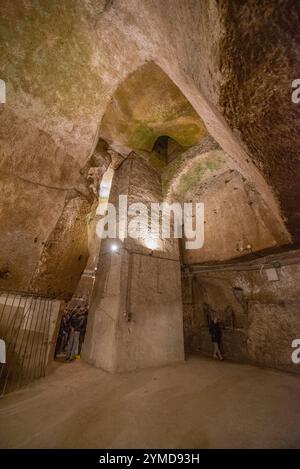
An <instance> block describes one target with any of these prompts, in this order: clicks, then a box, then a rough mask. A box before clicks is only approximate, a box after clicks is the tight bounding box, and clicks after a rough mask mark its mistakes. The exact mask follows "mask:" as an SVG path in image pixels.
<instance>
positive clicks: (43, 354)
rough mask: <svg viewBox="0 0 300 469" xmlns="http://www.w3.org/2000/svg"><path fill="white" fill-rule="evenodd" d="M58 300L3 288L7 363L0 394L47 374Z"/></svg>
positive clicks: (0, 328)
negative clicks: (8, 290) (5, 290)
mask: <svg viewBox="0 0 300 469" xmlns="http://www.w3.org/2000/svg"><path fill="white" fill-rule="evenodd" d="M54 302H55V300H54V299H53V298H47V297H42V296H39V295H34V294H32V293H25V292H3V291H1V290H0V339H3V340H4V342H5V345H6V363H4V364H0V396H3V395H4V394H7V393H8V392H11V391H14V390H16V389H19V388H21V387H23V386H25V385H27V384H28V383H30V382H31V381H33V380H35V379H36V378H40V377H41V376H44V375H45V371H46V366H47V361H48V354H49V350H50V347H49V344H50V341H51V336H52V335H53V325H52V323H53V321H52V319H53V317H52V316H53V311H54V309H55V308H53V306H54ZM56 312H57V307H56ZM54 316H55V314H54Z"/></svg>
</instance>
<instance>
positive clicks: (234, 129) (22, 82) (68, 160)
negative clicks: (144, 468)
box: [0, 0, 300, 295]
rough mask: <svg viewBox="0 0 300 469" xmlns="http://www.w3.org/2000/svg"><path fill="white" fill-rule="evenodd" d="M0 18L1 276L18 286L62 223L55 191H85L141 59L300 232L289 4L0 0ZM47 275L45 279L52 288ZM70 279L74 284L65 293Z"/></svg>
mask: <svg viewBox="0 0 300 469" xmlns="http://www.w3.org/2000/svg"><path fill="white" fill-rule="evenodd" d="M0 18H1V19H0V37H1V41H0V53H1V64H0V75H1V79H3V80H5V81H6V84H7V103H6V104H5V105H1V110H0V121H1V122H0V124H1V125H0V128H1V181H2V182H3V183H4V184H5V187H6V197H5V200H4V199H3V200H4V202H2V208H1V215H2V216H3V218H1V226H4V227H5V229H4V230H1V239H0V241H1V245H2V246H4V254H3V253H2V252H1V264H0V269H1V271H6V270H9V271H10V276H9V275H8V276H7V277H6V280H7V283H5V282H4V283H3V287H4V288H5V287H8V286H10V285H14V286H15V287H16V288H27V287H28V284H29V282H30V279H31V278H32V277H34V276H35V274H36V272H37V269H38V271H40V263H41V258H42V257H43V253H44V248H43V245H42V243H45V242H47V239H48V238H49V237H51V233H52V231H53V230H54V229H55V227H56V226H57V224H58V223H59V220H60V214H61V212H62V210H63V207H64V205H65V195H66V194H64V191H67V190H70V189H71V190H75V191H78V192H80V194H81V195H82V196H83V197H87V198H89V196H90V191H89V182H88V181H87V178H86V167H87V164H88V162H89V159H90V157H91V155H92V154H93V152H94V150H95V147H96V145H97V142H98V138H99V135H100V133H101V119H102V117H103V116H104V115H105V112H106V110H107V109H108V106H109V103H110V102H111V99H113V98H114V96H116V91H117V90H118V89H119V87H120V85H121V84H122V83H125V81H126V80H127V78H128V77H129V76H131V77H132V80H135V79H137V77H138V75H139V73H140V72H141V70H142V67H143V66H145V64H146V63H149V62H153V63H154V64H155V67H158V68H159V69H160V70H161V72H160V71H159V72H158V74H162V75H163V76H167V77H168V79H169V80H170V81H171V82H172V83H174V85H176V86H177V88H178V90H180V92H181V93H182V94H183V95H184V96H185V97H186V99H187V102H189V103H190V104H191V106H192V108H193V110H194V111H193V112H195V113H196V115H198V116H199V119H200V121H203V123H204V126H205V129H206V131H207V132H208V133H210V134H211V135H212V136H213V137H214V138H215V140H216V141H217V142H218V143H219V144H220V146H221V148H222V149H223V150H224V151H225V152H226V153H228V154H230V156H231V157H232V158H233V160H234V161H235V163H236V165H237V166H238V167H239V172H240V173H241V174H243V175H244V176H245V174H244V173H245V172H247V179H248V180H249V181H250V183H251V184H254V185H255V187H256V190H257V191H258V192H259V193H260V194H262V195H263V197H264V199H265V201H266V202H267V205H268V206H270V208H271V211H272V212H273V213H274V214H275V215H276V217H275V218H276V219H278V218H279V217H280V215H281V212H280V207H282V209H283V211H284V216H285V217H286V221H287V224H288V227H289V230H290V234H291V236H292V237H293V239H294V240H297V239H298V238H299V236H298V228H297V226H298V223H297V220H298V218H299V213H298V212H299V210H298V207H297V200H298V199H299V197H298V195H299V187H300V185H299V177H298V176H299V171H297V168H298V162H297V161H298V160H297V158H298V157H297V154H298V153H299V151H298V146H297V145H298V143H297V134H298V133H299V132H298V130H299V129H298V124H297V122H299V109H300V107H299V106H297V105H295V104H293V103H291V100H290V92H291V82H292V80H293V79H294V78H297V74H298V68H299V67H298V68H297V64H298V62H299V50H298V49H299V47H298V44H299V34H298V33H297V25H298V22H299V21H298V20H299V5H298V3H297V2H293V1H291V0H283V1H280V2H279V3H278V5H277V4H276V5H275V4H274V2H272V1H271V0H268V1H266V2H263V3H262V2H259V1H257V0H252V1H251V2H242V3H240V2H235V3H234V4H233V3H232V2H229V1H227V0H222V1H221V2H217V1H215V0H205V1H201V2H199V1H195V0H191V1H186V2H181V1H174V0H164V1H163V2H162V1H161V0H149V1H148V2H146V3H145V2H144V1H141V0H129V1H128V2H125V3H124V2H122V1H120V0H115V1H104V0H103V1H100V2H98V1H97V2H96V1H90V0H89V1H88V0H84V1H79V0H76V1H74V2H72V5H70V4H69V3H68V2H63V3H62V2H61V1H59V0H53V1H51V2H46V3H45V2H42V1H36V2H33V1H24V0H16V1H14V2H11V1H10V0H3V1H2V2H1V6H0ZM245 44H246V47H245ZM139 70H140V71H139ZM134 73H137V75H136V76H134V75H132V74H134ZM141 85H142V83H141ZM172 86H173V85H172ZM140 92H141V90H140V89H137V90H136V96H138V95H139V93H140ZM126 99H127V98H126ZM128 99H129V98H128ZM129 100H130V99H129ZM177 114H178V113H177ZM286 116H287V117H286ZM165 117H166V116H165V115H164V117H163V119H162V116H161V115H157V114H156V115H155V116H153V122H151V126H152V127H153V128H155V129H161V130H160V131H164V132H165V128H163V127H161V126H162V121H164V123H165ZM151 119H152V117H151ZM178 119H179V120H180V119H182V117H178ZM147 122H148V121H147ZM103 123H105V120H104V121H103ZM148 123H149V122H148ZM179 131H180V129H179ZM179 133H180V132H179ZM131 138H133V139H134V133H133V134H132V135H131ZM129 141H130V138H129ZM131 141H132V140H131ZM8 173H9V174H10V175H9V176H8ZM7 178H8V179H7ZM15 178H17V182H16V179H15ZM20 178H22V181H23V182H22V183H21V182H20ZM266 180H267V182H268V184H267V183H266ZM16 184H17V187H16ZM8 199H10V200H13V201H14V203H13V205H11V204H10V202H9V203H8V204H7V200H8ZM82 203H84V202H82ZM43 204H44V207H42V205H43ZM33 207H34V208H33ZM41 212H43V214H42V213H41ZM25 213H26V222H25V220H24V215H25ZM83 213H84V212H82V213H81V215H80V216H82V217H85V215H83ZM12 220H14V225H15V228H14V229H11V223H12ZM36 220H39V221H38V223H41V225H42V226H41V228H40V230H39V232H40V233H42V234H40V237H38V236H37V234H36V229H35V227H36ZM83 222H84V219H83V218H82V221H81V223H82V225H83ZM72 229H73V227H72ZM75 230H76V228H75ZM83 236H84V235H83V234H82V236H79V237H78V247H77V248H76V249H75V255H77V252H78V250H80V249H79V246H80V243H81V240H82V237H83ZM37 237H38V238H39V239H38V241H37V242H34V239H35V238H37ZM8 238H9V239H10V246H9V247H8V248H7V247H6V246H7V239H8ZM25 244H26V248H24V245H25ZM24 249H25V250H24ZM25 254H26V261H25V262H24V257H23V255H24V256H25ZM43 258H44V257H43ZM17 259H19V260H20V262H19V261H18V262H17ZM22 259H23V260H22ZM74 259H75V258H74ZM74 262H75V261H74ZM17 264H18V266H17ZM25 264H26V266H25ZM72 266H73V267H74V263H72ZM81 269H82V266H81V265H80V266H78V270H77V276H78V277H79V275H80V271H81ZM69 274H70V272H69V271H68V269H67V268H66V269H65V270H64V271H62V275H64V276H68V275H69ZM74 275H75V274H74ZM49 278H50V277H49ZM51 282H52V280H51ZM51 282H50V283H51ZM1 283H2V279H1ZM42 283H43V282H42ZM48 283H49V282H48ZM36 285H38V283H37V284H36ZM55 285H56V279H54V277H53V285H51V288H52V290H53V291H55V290H56V286H55ZM72 289H74V287H73V283H72V284H71V285H68V286H67V287H66V290H67V291H66V295H68V293H69V291H70V290H72Z"/></svg>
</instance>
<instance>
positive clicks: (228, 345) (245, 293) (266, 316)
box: [182, 253, 300, 373]
mask: <svg viewBox="0 0 300 469" xmlns="http://www.w3.org/2000/svg"><path fill="white" fill-rule="evenodd" d="M294 255H295V253H294ZM276 259H277V261H279V262H280V257H279V258H278V257H277V258H276ZM266 260H267V259H266V258H265V259H264V258H262V259H261V260H260V262H259V263H258V262H257V261H252V266H253V265H255V264H256V267H255V269H254V270H247V267H245V265H244V266H243V264H241V265H240V267H236V268H234V267H232V270H224V269H222V268H220V270H218V271H216V270H215V271H206V272H201V273H199V272H198V273H197V274H195V275H194V278H193V279H192V277H191V276H183V283H182V285H183V311H184V313H183V314H184V335H185V349H186V350H187V351H200V352H202V353H204V354H206V355H211V354H212V343H211V338H210V335H209V332H208V318H207V317H208V315H210V314H214V313H212V311H215V312H216V314H217V316H218V318H219V320H220V322H221V324H222V333H223V340H222V351H223V353H224V357H225V359H229V360H234V361H239V362H240V361H242V362H243V361H244V362H251V363H254V364H256V365H261V366H267V367H272V368H278V369H282V370H286V371H291V372H295V373H299V372H300V368H299V365H296V364H293V363H292V360H291V354H292V352H293V348H292V346H291V344H292V341H293V340H294V339H297V338H299V336H300V315H299V303H300V300H299V298H300V287H299V279H300V267H299V263H295V264H291V265H284V262H282V266H281V267H278V268H277V269H276V271H277V274H278V280H277V281H270V280H268V277H267V272H266V270H267V267H270V265H268V266H265V265H264V262H265V261H266ZM268 261H269V260H268ZM269 263H270V261H269Z"/></svg>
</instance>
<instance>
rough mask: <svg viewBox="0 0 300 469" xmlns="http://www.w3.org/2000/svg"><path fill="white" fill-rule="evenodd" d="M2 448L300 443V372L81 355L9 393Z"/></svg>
mask: <svg viewBox="0 0 300 469" xmlns="http://www.w3.org/2000/svg"><path fill="white" fill-rule="evenodd" d="M0 446H1V448H92V447H95V448H116V447H119V448H134V447H141V448H151V447H152V448H159V447H165V448H172V447H173V448H216V447H222V448H224V447H225V448H226V447H229V448H232V447H236V448H237V447H242V448H255V447H259V448H262V447H271V448H295V447H298V448H300V377H299V376H293V375H290V374H286V373H281V372H277V371H272V370H267V369H260V368H256V367H253V366H249V365H239V364H234V363H226V362H224V363H220V362H215V361H213V360H210V359H206V358H200V357H197V356H194V357H191V358H189V359H188V360H187V361H186V362H185V363H183V364H177V365H172V366H167V367H164V368H159V369H151V370H149V369H148V370H142V371H138V372H135V373H126V374H121V375H110V374H107V373H105V372H103V371H101V370H97V369H95V368H92V367H90V366H88V365H86V364H84V363H82V362H80V361H76V362H74V363H70V364H57V365H56V368H55V371H54V372H53V373H52V374H51V375H50V376H48V377H47V378H44V379H42V380H40V381H39V382H37V383H35V384H34V385H33V386H31V387H30V388H27V389H26V390H24V391H19V392H17V393H15V394H12V395H9V396H6V397H4V398H3V399H0Z"/></svg>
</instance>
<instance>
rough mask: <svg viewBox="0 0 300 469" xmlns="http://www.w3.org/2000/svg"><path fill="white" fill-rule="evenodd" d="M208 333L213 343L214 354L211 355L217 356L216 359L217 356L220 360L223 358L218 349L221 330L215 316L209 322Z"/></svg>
mask: <svg viewBox="0 0 300 469" xmlns="http://www.w3.org/2000/svg"><path fill="white" fill-rule="evenodd" d="M209 333H210V336H211V340H212V343H213V346H214V355H213V357H214V358H217V359H218V358H219V359H220V360H223V357H222V354H221V351H220V344H221V336H222V332H221V327H220V323H219V322H218V319H217V318H216V317H214V318H213V319H212V321H211V323H210V326H209Z"/></svg>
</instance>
